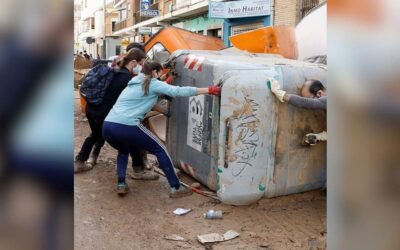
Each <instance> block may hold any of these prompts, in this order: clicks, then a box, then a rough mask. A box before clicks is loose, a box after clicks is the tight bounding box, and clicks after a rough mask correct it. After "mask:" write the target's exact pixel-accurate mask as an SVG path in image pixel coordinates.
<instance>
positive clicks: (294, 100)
mask: <svg viewBox="0 0 400 250" xmlns="http://www.w3.org/2000/svg"><path fill="white" fill-rule="evenodd" d="M269 83H270V88H271V92H272V93H273V94H274V95H275V96H276V97H277V98H278V99H279V101H281V102H285V101H286V102H288V103H290V104H291V105H293V106H296V107H299V108H309V109H326V97H321V98H315V99H314V98H306V97H301V96H298V95H293V94H288V93H286V91H284V90H282V89H281V86H280V84H279V82H278V81H277V80H275V79H269Z"/></svg>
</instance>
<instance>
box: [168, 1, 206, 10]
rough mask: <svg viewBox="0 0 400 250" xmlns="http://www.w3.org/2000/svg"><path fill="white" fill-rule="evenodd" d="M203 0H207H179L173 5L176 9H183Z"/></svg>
mask: <svg viewBox="0 0 400 250" xmlns="http://www.w3.org/2000/svg"><path fill="white" fill-rule="evenodd" d="M203 1H205V0H177V1H176V2H175V4H174V5H173V8H172V10H173V11H176V10H179V9H182V8H186V7H189V6H192V5H194V4H196V3H200V2H203ZM207 2H208V1H207Z"/></svg>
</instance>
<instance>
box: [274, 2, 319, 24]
mask: <svg viewBox="0 0 400 250" xmlns="http://www.w3.org/2000/svg"><path fill="white" fill-rule="evenodd" d="M324 2H326V0H275V1H274V25H289V26H296V25H297V24H298V23H299V22H300V21H301V19H303V17H304V16H306V15H307V14H308V13H309V12H310V10H312V9H313V8H314V7H316V6H318V5H319V4H321V3H324Z"/></svg>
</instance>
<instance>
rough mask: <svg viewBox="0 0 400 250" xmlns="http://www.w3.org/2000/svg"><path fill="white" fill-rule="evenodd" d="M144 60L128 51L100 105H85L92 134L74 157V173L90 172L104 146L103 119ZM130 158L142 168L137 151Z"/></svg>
mask: <svg viewBox="0 0 400 250" xmlns="http://www.w3.org/2000/svg"><path fill="white" fill-rule="evenodd" d="M145 58H146V55H145V54H144V52H143V51H141V50H138V49H132V50H130V51H129V52H128V53H127V54H126V55H125V56H124V57H123V58H122V60H120V62H119V65H118V67H116V68H115V69H114V70H115V76H114V79H113V81H112V82H111V84H110V86H109V87H108V88H107V91H106V95H105V96H104V99H103V101H102V103H101V104H100V105H98V106H95V105H91V104H89V103H88V104H87V106H86V117H87V118H88V122H89V125H90V129H91V131H92V133H91V134H90V135H89V136H88V137H87V138H86V139H85V141H84V143H83V145H82V148H81V150H80V152H79V153H78V155H77V156H76V157H75V163H76V164H75V165H76V169H75V172H82V171H88V170H91V169H92V168H93V166H94V165H95V164H96V160H97V157H98V155H99V153H100V150H101V147H102V146H103V145H104V139H103V136H102V126H103V122H104V119H105V117H106V116H107V114H108V112H109V111H110V110H111V108H112V107H113V105H114V104H115V102H116V101H117V99H118V97H119V95H120V94H121V92H122V90H124V88H125V87H126V86H127V84H128V82H129V81H130V80H131V79H132V75H133V74H138V73H139V72H140V71H141V65H142V64H143V62H144V59H145ZM92 149H93V151H92ZM91 152H92V154H90V153H91ZM131 156H132V163H133V166H143V162H142V158H141V156H140V153H139V151H137V150H134V149H133V150H132V152H131ZM143 171H144V169H142V168H140V169H138V171H136V172H140V173H141V172H143ZM140 173H139V175H140ZM142 175H145V177H152V179H155V178H156V177H154V176H157V175H156V174H155V173H142ZM157 177H158V176H157ZM139 179H140V178H139ZM145 179H146V178H145ZM147 179H151V178H147Z"/></svg>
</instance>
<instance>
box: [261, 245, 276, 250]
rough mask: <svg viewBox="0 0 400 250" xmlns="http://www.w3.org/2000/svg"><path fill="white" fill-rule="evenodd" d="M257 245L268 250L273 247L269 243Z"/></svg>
mask: <svg viewBox="0 0 400 250" xmlns="http://www.w3.org/2000/svg"><path fill="white" fill-rule="evenodd" d="M259 247H261V248H265V249H268V250H272V249H273V248H271V246H270V245H269V244H262V245H259Z"/></svg>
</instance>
